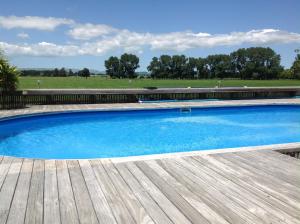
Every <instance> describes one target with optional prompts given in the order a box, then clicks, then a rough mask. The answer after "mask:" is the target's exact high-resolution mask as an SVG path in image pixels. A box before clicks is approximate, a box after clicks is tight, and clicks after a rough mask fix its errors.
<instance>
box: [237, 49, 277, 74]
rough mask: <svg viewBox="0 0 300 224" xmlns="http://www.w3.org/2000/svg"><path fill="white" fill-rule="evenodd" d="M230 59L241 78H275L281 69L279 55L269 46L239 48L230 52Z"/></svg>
mask: <svg viewBox="0 0 300 224" xmlns="http://www.w3.org/2000/svg"><path fill="white" fill-rule="evenodd" d="M231 61H232V65H233V70H234V72H235V73H236V74H238V76H239V77H240V78H241V79H275V78H278V77H279V75H280V73H281V72H282V70H283V68H282V66H281V65H280V55H278V54H276V52H275V51H274V50H272V49H271V48H269V47H267V48H264V47H251V48H247V49H244V48H242V49H239V50H237V51H235V52H233V53H231Z"/></svg>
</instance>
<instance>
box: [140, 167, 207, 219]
mask: <svg viewBox="0 0 300 224" xmlns="http://www.w3.org/2000/svg"><path fill="white" fill-rule="evenodd" d="M135 164H136V165H137V166H138V167H139V168H140V169H141V170H142V172H143V173H144V174H145V175H146V176H147V177H148V178H149V179H150V180H151V181H152V183H154V184H155V185H156V186H157V187H158V189H159V190H160V191H161V192H162V193H163V194H164V195H165V196H166V197H167V198H168V199H169V200H170V201H171V202H172V203H173V204H174V205H175V206H176V207H177V208H178V209H179V210H180V212H181V213H182V214H184V215H185V216H186V217H187V218H188V219H189V220H190V221H191V222H192V223H196V222H201V223H209V221H208V220H207V219H206V218H205V217H204V216H202V215H201V214H200V213H199V212H198V211H197V210H196V209H195V208H194V207H193V206H191V205H190V204H189V203H188V202H187V201H186V200H185V199H184V197H182V196H181V195H180V194H179V193H178V192H177V191H176V190H175V189H174V188H173V187H172V186H170V185H169V184H168V182H166V181H164V180H163V179H162V178H161V177H160V176H159V175H157V174H156V173H155V172H153V170H152V169H150V168H149V167H148V166H147V165H145V164H144V163H143V162H135Z"/></svg>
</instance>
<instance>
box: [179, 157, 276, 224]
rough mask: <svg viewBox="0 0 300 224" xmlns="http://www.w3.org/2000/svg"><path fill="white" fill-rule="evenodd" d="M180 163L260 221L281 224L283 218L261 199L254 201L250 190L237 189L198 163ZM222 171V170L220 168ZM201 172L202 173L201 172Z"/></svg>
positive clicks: (181, 160)
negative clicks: (274, 213) (275, 213)
mask: <svg viewBox="0 0 300 224" xmlns="http://www.w3.org/2000/svg"><path fill="white" fill-rule="evenodd" d="M178 160H179V161H180V163H182V165H183V166H184V167H185V169H188V170H190V171H191V172H193V173H194V174H195V175H197V176H199V175H201V178H202V179H203V180H204V181H205V182H206V183H207V184H209V185H213V186H214V188H216V189H217V190H218V191H221V192H222V193H223V194H224V195H225V196H227V197H228V198H230V199H231V200H232V201H234V202H235V203H237V204H239V205H240V206H241V207H243V208H245V209H246V210H248V211H250V212H251V213H252V214H253V215H255V216H256V217H257V218H258V219H261V222H263V221H262V220H265V221H267V223H280V221H281V219H280V218H281V217H277V216H276V215H275V216H274V215H273V213H272V211H270V209H269V207H267V206H265V204H264V203H262V202H260V201H259V198H256V200H253V198H252V197H254V195H252V194H251V193H250V192H249V191H248V190H246V189H242V188H237V187H236V184H235V183H233V182H231V181H230V180H228V179H227V178H224V177H223V176H221V175H219V174H218V173H217V172H214V171H212V170H210V169H208V168H207V167H205V166H199V164H198V163H194V162H193V161H191V160H190V161H188V162H187V161H185V160H183V159H178ZM219 169H220V168H219ZM200 171H201V172H200Z"/></svg>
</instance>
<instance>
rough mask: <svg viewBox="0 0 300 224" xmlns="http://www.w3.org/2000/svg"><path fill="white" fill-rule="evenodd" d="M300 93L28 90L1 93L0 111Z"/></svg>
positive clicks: (264, 90) (260, 90)
mask: <svg viewBox="0 0 300 224" xmlns="http://www.w3.org/2000/svg"><path fill="white" fill-rule="evenodd" d="M299 93H300V88H191V89H179V88H174V89H155V90H145V89H128V90H126V89H123V90H120V89H119V90H118V89H114V90H112V89H111V90H26V91H17V92H11V93H7V92H0V109H14V108H22V107H25V106H29V105H51V104H95V103H135V102H138V101H139V100H191V99H260V98H285V97H286V98H289V97H294V96H296V95H297V94H299Z"/></svg>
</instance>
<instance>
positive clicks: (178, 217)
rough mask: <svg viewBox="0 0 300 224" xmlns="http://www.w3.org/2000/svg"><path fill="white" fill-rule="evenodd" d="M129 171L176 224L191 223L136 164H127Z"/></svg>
mask: <svg viewBox="0 0 300 224" xmlns="http://www.w3.org/2000/svg"><path fill="white" fill-rule="evenodd" d="M126 165H127V167H128V169H129V171H130V172H131V173H132V174H133V175H134V176H135V177H136V179H137V180H138V181H139V182H140V184H141V185H142V186H143V187H144V189H145V190H147V192H149V194H150V195H151V197H152V198H153V199H154V200H155V201H156V202H157V204H158V205H159V206H160V207H161V209H162V210H163V211H164V212H165V213H166V214H167V215H168V216H169V218H170V219H171V220H172V222H174V223H191V222H190V221H189V220H188V218H187V217H186V216H185V215H183V214H182V213H181V211H180V210H179V209H178V208H177V207H176V206H175V205H174V204H173V203H172V202H171V201H170V200H169V199H168V198H167V197H166V196H165V195H164V194H163V193H162V192H161V191H160V190H159V188H158V187H156V185H155V184H154V183H152V181H151V180H150V179H149V178H148V177H146V176H145V175H144V173H143V172H142V171H141V170H140V169H139V168H138V167H137V166H136V165H135V164H134V163H127V164H126Z"/></svg>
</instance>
